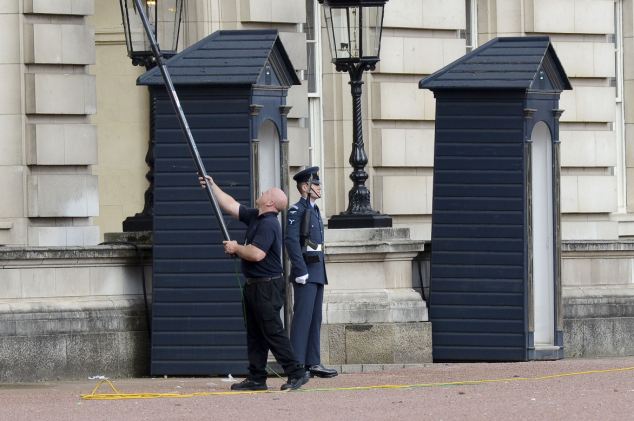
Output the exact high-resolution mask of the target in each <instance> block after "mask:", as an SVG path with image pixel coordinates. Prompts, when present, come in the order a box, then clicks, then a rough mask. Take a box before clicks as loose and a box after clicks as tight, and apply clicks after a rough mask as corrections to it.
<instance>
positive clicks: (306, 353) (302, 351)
mask: <svg viewBox="0 0 634 421" xmlns="http://www.w3.org/2000/svg"><path fill="white" fill-rule="evenodd" d="M318 171H319V167H309V168H306V169H304V170H302V171H300V172H298V173H297V174H295V176H294V177H293V179H294V180H295V181H296V182H297V190H298V191H299V193H300V194H301V195H302V198H301V199H300V200H299V202H297V203H295V204H294V205H293V206H291V208H290V209H289V210H288V224H287V227H286V239H285V244H286V250H287V251H288V256H289V259H290V260H291V273H290V280H291V283H292V284H293V292H294V305H293V320H292V323H291V344H292V345H293V350H294V351H295V356H296V357H297V359H298V360H299V362H300V363H303V364H304V365H305V367H306V369H307V370H308V372H310V375H311V377H312V376H318V377H334V376H336V375H337V370H333V369H330V368H326V367H324V366H323V365H322V364H321V358H320V352H319V351H320V346H319V332H320V330H321V308H322V302H323V298H324V285H325V284H327V283H328V278H327V276H326V263H325V261H324V226H323V223H322V221H321V215H320V214H319V208H318V207H317V205H316V204H315V200H317V199H319V198H320V197H321V183H320V181H319V175H318V174H317V173H318Z"/></svg>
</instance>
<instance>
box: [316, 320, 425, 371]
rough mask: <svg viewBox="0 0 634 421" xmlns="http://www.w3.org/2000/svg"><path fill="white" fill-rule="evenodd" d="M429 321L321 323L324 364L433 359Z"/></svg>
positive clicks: (397, 362) (382, 362) (423, 360)
mask: <svg viewBox="0 0 634 421" xmlns="http://www.w3.org/2000/svg"><path fill="white" fill-rule="evenodd" d="M431 344H432V343H431V323H430V322H409V323H342V324H327V325H323V326H322V327H321V356H322V363H324V364H326V365H339V364H421V363H430V362H432V346H431Z"/></svg>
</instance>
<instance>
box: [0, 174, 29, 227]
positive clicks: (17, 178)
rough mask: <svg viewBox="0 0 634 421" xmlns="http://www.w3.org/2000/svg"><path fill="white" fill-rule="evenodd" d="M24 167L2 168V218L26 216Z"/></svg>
mask: <svg viewBox="0 0 634 421" xmlns="http://www.w3.org/2000/svg"><path fill="white" fill-rule="evenodd" d="M24 190H25V189H24V167H21V166H0V191H1V192H2V199H1V200H0V218H21V217H23V216H24Z"/></svg>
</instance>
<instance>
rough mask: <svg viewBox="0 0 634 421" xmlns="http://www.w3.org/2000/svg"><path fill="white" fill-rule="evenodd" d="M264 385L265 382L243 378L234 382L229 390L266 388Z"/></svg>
mask: <svg viewBox="0 0 634 421" xmlns="http://www.w3.org/2000/svg"><path fill="white" fill-rule="evenodd" d="M268 389H269V388H268V387H266V382H256V381H255V380H251V379H244V380H242V381H241V382H240V383H234V384H232V385H231V390H236V391H242V390H268Z"/></svg>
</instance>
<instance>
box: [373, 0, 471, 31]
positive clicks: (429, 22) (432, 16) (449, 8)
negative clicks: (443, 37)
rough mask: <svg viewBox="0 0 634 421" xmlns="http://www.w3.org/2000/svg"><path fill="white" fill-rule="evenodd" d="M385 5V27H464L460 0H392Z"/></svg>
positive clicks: (463, 15) (463, 13)
mask: <svg viewBox="0 0 634 421" xmlns="http://www.w3.org/2000/svg"><path fill="white" fill-rule="evenodd" d="M392 1H393V2H394V3H397V4H391V3H388V4H387V5H386V7H385V16H384V17H383V25H384V27H386V28H416V29H419V28H426V29H464V28H465V11H464V2H463V1H461V0H424V1H421V0H392Z"/></svg>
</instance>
